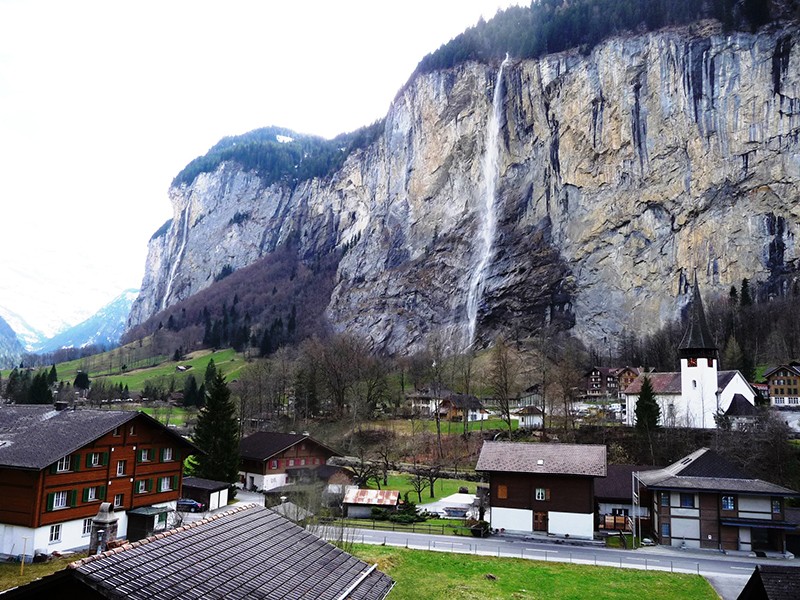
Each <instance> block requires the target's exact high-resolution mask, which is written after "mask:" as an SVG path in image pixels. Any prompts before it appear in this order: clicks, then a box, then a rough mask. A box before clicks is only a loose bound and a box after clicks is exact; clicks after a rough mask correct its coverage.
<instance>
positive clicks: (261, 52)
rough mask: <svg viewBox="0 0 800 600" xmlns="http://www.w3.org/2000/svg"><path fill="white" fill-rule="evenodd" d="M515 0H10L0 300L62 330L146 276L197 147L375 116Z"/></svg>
mask: <svg viewBox="0 0 800 600" xmlns="http://www.w3.org/2000/svg"><path fill="white" fill-rule="evenodd" d="M523 3H524V2H523ZM511 4H519V2H515V1H513V0H433V1H432V0H424V1H421V0H405V1H404V2H398V3H393V4H390V3H386V2H377V1H375V0H372V1H367V0H364V1H354V0H337V1H331V0H315V1H311V0H293V1H292V2H287V1H280V2H278V1H269V0H261V1H242V0H228V1H225V2H223V1H217V2H208V1H203V0H192V1H183V0H158V1H151V0H139V1H137V2H128V1H109V0H102V1H87V0H70V1H68V2H67V1H64V0H0V207H1V209H2V212H0V314H3V313H5V314H8V313H9V312H10V313H15V314H16V315H18V316H19V317H21V318H23V319H24V320H25V321H27V323H28V324H29V325H30V326H32V327H34V328H37V329H39V330H42V331H44V332H45V333H47V334H52V333H55V332H56V330H58V329H61V328H63V327H64V326H65V325H74V324H76V323H78V322H80V321H81V320H83V319H84V318H86V317H88V316H90V315H92V314H93V313H94V312H96V311H97V310H98V309H99V308H101V307H103V306H104V305H105V304H107V303H108V302H109V301H111V300H112V299H114V298H115V297H116V296H118V295H119V294H120V293H121V292H122V291H123V290H125V289H128V288H138V287H139V285H140V284H141V280H142V276H143V274H144V265H145V259H146V256H147V242H148V240H149V239H150V236H151V235H152V234H153V233H154V232H155V231H156V230H157V229H158V228H159V227H160V226H161V225H162V224H163V223H164V222H165V221H166V220H167V219H169V218H171V217H172V207H171V205H170V202H169V197H168V189H169V184H170V182H171V181H172V179H173V178H174V177H175V175H177V174H178V172H179V171H180V170H181V169H182V168H183V167H184V166H186V164H187V163H188V162H189V161H191V160H192V159H193V158H195V157H197V156H200V155H202V154H204V153H205V152H206V151H207V150H208V149H209V148H210V147H211V146H213V145H214V144H215V143H216V142H217V141H218V140H219V139H220V138H222V137H224V136H227V135H237V134H241V133H245V132H247V131H250V130H253V129H256V128H259V127H265V126H268V125H277V126H282V127H288V128H290V129H293V130H295V131H298V132H300V133H308V134H316V135H322V136H324V137H333V136H335V135H336V134H339V133H342V132H345V131H352V130H353V129H356V128H358V127H361V126H363V125H367V124H369V123H371V122H373V121H375V120H376V119H378V118H380V117H382V116H384V115H385V114H386V112H387V110H388V108H389V105H390V103H391V101H392V99H393V98H394V96H395V94H396V93H397V91H398V90H399V89H400V88H401V87H402V85H403V84H404V83H405V82H406V81H407V80H408V78H409V76H410V75H411V73H412V72H413V70H414V68H415V67H416V65H417V63H418V62H419V60H420V59H421V58H422V57H423V56H424V55H426V54H428V53H429V52H431V51H433V50H436V49H437V48H438V47H439V46H441V45H442V44H444V43H446V42H447V41H449V40H450V39H452V38H453V37H455V36H456V35H458V34H459V33H460V32H461V31H463V30H464V29H466V28H467V27H470V26H472V25H474V24H475V23H476V22H477V21H478V19H479V18H480V17H484V18H485V19H487V20H488V19H489V18H491V17H492V16H493V15H494V14H495V13H496V12H497V10H498V8H504V7H506V6H508V5H511ZM390 6H391V7H390ZM12 326H13V324H12Z"/></svg>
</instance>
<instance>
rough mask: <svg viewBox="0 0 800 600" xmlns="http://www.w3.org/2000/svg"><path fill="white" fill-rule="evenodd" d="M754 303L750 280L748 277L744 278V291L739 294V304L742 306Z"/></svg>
mask: <svg viewBox="0 0 800 600" xmlns="http://www.w3.org/2000/svg"><path fill="white" fill-rule="evenodd" d="M752 303H753V299H752V298H751V296H750V282H749V281H747V278H745V279H742V293H741V294H739V304H741V305H742V306H750V305H751V304H752Z"/></svg>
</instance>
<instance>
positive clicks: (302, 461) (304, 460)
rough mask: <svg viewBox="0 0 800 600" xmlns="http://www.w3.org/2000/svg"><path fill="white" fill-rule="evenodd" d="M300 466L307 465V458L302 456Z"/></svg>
mask: <svg viewBox="0 0 800 600" xmlns="http://www.w3.org/2000/svg"><path fill="white" fill-rule="evenodd" d="M300 466H301V467H304V466H306V459H305V458H301V459H300Z"/></svg>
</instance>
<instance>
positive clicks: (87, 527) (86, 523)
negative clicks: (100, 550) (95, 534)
mask: <svg viewBox="0 0 800 600" xmlns="http://www.w3.org/2000/svg"><path fill="white" fill-rule="evenodd" d="M91 533H92V520H91V519H84V520H83V530H82V531H81V535H89V534H91Z"/></svg>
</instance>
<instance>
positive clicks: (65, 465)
mask: <svg viewBox="0 0 800 600" xmlns="http://www.w3.org/2000/svg"><path fill="white" fill-rule="evenodd" d="M64 471H69V456H65V457H64V458H62V459H61V460H59V461H58V464H57V465H56V473H63V472H64Z"/></svg>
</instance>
